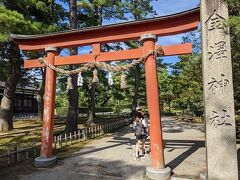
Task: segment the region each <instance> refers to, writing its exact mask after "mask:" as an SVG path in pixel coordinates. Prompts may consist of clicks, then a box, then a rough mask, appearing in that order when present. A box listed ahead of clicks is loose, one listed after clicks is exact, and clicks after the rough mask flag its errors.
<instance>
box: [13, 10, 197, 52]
mask: <svg viewBox="0 0 240 180" xmlns="http://www.w3.org/2000/svg"><path fill="white" fill-rule="evenodd" d="M199 14H200V13H199V9H194V10H190V11H187V12H183V13H179V14H174V15H170V16H166V17H160V18H154V19H150V20H142V21H137V22H132V23H122V24H116V25H108V26H100V27H95V28H88V29H85V30H75V31H66V32H62V33H54V34H49V35H43V36H26V37H25V38H23V37H22V36H13V37H12V39H13V40H14V41H15V42H16V43H17V44H18V45H19V48H20V49H21V50H30V51H42V50H44V48H45V47H46V46H52V47H56V48H69V47H76V46H85V45H92V44H95V43H101V44H103V43H110V42H121V41H128V40H138V39H139V37H140V36H141V35H142V34H147V33H152V34H155V35H157V36H168V35H174V34H179V33H184V32H188V31H192V30H195V29H197V27H198V23H199V19H200V15H199Z"/></svg>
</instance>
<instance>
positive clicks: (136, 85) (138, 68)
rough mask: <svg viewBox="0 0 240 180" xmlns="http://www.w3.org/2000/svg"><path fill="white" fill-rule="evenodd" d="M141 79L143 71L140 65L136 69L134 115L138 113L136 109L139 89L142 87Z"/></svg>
mask: <svg viewBox="0 0 240 180" xmlns="http://www.w3.org/2000/svg"><path fill="white" fill-rule="evenodd" d="M140 78H141V69H140V67H139V65H137V66H136V68H135V88H134V96H133V101H132V114H133V115H134V114H135V113H136V108H137V105H138V102H137V101H138V95H139V87H140Z"/></svg>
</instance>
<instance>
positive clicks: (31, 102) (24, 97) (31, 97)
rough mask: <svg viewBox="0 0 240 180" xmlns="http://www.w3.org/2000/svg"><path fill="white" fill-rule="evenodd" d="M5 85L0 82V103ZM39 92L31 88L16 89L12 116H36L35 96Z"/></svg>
mask: <svg viewBox="0 0 240 180" xmlns="http://www.w3.org/2000/svg"><path fill="white" fill-rule="evenodd" d="M4 87H5V83H4V82H0V102H1V100H2V97H3V91H4ZM38 93H39V90H37V89H35V88H33V87H28V86H25V87H17V89H16V92H15V99H14V108H13V113H14V115H20V114H34V115H35V114H37V113H38V105H37V94H38Z"/></svg>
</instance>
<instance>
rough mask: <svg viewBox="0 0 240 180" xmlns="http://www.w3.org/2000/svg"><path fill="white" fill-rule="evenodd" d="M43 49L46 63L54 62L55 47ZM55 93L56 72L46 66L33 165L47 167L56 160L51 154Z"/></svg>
mask: <svg viewBox="0 0 240 180" xmlns="http://www.w3.org/2000/svg"><path fill="white" fill-rule="evenodd" d="M45 51H46V52H47V58H46V60H47V61H48V63H50V64H54V63H55V62H54V61H55V56H56V55H58V51H57V48H54V47H47V48H45ZM55 94H56V72H55V71H54V70H52V69H51V68H49V67H46V80H45V93H44V111H43V113H44V114H43V127H42V144H41V152H40V157H37V158H36V159H35V166H37V167H47V166H49V165H51V164H53V163H54V162H56V160H57V158H56V156H53V155H52V143H53V125H54V105H55Z"/></svg>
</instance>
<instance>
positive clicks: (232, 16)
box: [225, 0, 240, 111]
mask: <svg viewBox="0 0 240 180" xmlns="http://www.w3.org/2000/svg"><path fill="white" fill-rule="evenodd" d="M225 1H226V2H227V3H228V9H229V20H228V21H227V23H228V25H229V26H230V30H231V32H230V35H231V51H232V63H233V82H234V84H233V85H234V99H235V110H236V111H239V110H240V71H239V69H240V61H239V59H240V51H239V49H240V1H239V0H225Z"/></svg>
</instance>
